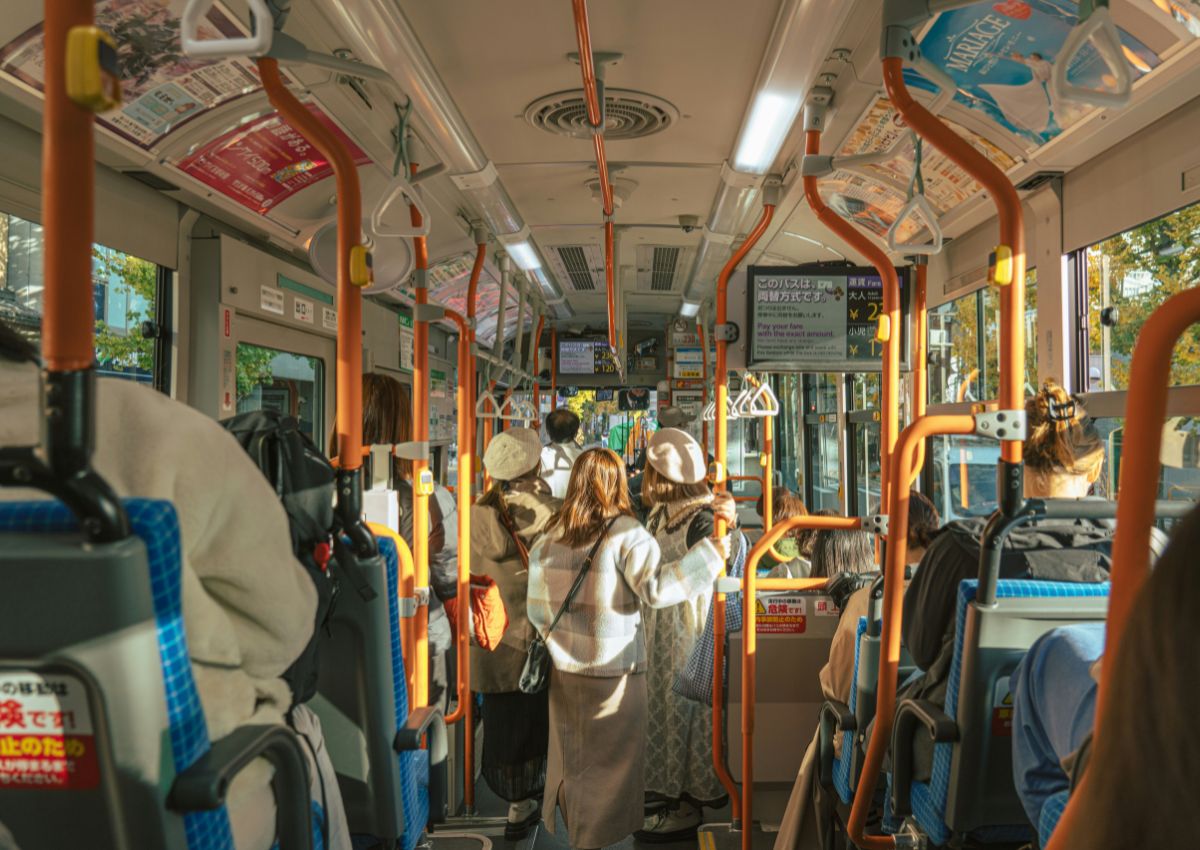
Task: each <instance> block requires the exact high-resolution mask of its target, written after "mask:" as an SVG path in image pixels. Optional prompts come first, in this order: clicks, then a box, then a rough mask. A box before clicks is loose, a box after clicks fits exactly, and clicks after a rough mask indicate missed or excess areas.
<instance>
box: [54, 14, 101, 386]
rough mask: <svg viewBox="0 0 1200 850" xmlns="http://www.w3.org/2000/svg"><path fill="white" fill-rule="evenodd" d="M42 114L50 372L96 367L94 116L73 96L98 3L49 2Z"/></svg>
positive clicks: (74, 370)
mask: <svg viewBox="0 0 1200 850" xmlns="http://www.w3.org/2000/svg"><path fill="white" fill-rule="evenodd" d="M45 10H46V11H45V18H46V20H45V28H44V33H45V35H44V40H45V57H46V59H45V68H44V73H45V84H44V88H45V92H46V101H45V109H44V112H43V115H42V128H43V129H42V185H43V187H44V191H43V193H42V223H43V225H44V228H43V231H42V239H43V243H42V250H43V263H44V280H45V290H44V291H43V296H42V362H43V363H44V364H45V367H46V369H47V371H50V372H76V371H80V370H83V369H88V368H90V367H91V365H92V362H93V361H94V360H95V354H94V352H93V349H92V337H93V332H94V327H93V321H92V311H91V309H90V308H89V307H88V306H87V305H89V304H91V303H92V234H93V210H94V209H95V169H96V142H95V135H94V124H93V118H94V113H92V112H91V111H90V110H88V109H85V108H84V107H82V106H80V105H79V104H77V103H75V102H74V101H73V100H71V99H70V98H69V97H68V96H67V83H66V73H67V36H68V33H70V31H71V30H72V29H74V28H75V27H87V26H92V24H93V23H94V17H93V16H94V12H95V4H94V3H93V2H91V0H58V1H57V2H49V0H48V2H46V4H45Z"/></svg>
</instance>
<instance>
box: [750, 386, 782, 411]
mask: <svg viewBox="0 0 1200 850" xmlns="http://www.w3.org/2000/svg"><path fill="white" fill-rule="evenodd" d="M764 402H766V406H765V407H764V406H763V403H764ZM744 415H746V416H757V417H760V418H763V417H767V416H778V415H779V398H778V397H777V396H776V395H775V391H774V390H773V389H771V382H770V381H763V382H762V384H760V385H759V387H758V390H757V391H755V393H754V395H753V396H751V397H750V401H749V402H747V403H746V406H745V414H744Z"/></svg>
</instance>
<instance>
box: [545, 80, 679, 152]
mask: <svg viewBox="0 0 1200 850" xmlns="http://www.w3.org/2000/svg"><path fill="white" fill-rule="evenodd" d="M525 120H526V121H528V122H529V123H530V124H532V125H533V126H534V127H539V128H541V129H543V130H545V131H547V132H549V133H554V134H555V135H556V136H570V137H571V138H575V139H579V138H587V137H589V136H591V135H592V129H591V127H590V126H589V125H588V120H587V100H586V99H585V98H584V95H583V89H574V90H572V91H560V92H557V93H555V94H548V95H546V96H545V97H540V98H538V99H537V100H535V101H534V102H533V103H531V104H529V106H527V107H525ZM678 120H679V110H678V109H676V108H675V107H674V106H673V105H672V104H670V103H668V102H667V101H665V100H663V99H662V98H661V97H655V96H654V95H652V94H646V93H645V92H640V91H630V90H629V89H612V88H610V89H605V92H604V138H605V139H608V140H610V141H622V140H625V139H640V138H643V137H644V136H652V135H654V134H655V133H660V132H662V131H663V130H665V129H667V128H668V127H670V126H671V125H672V124H674V123H675V122H676V121H678Z"/></svg>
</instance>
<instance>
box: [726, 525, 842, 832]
mask: <svg viewBox="0 0 1200 850" xmlns="http://www.w3.org/2000/svg"><path fill="white" fill-rule="evenodd" d="M801 528H804V529H821V528H826V529H845V530H853V529H859V528H862V520H861V519H860V518H859V517H827V516H802V517H792V518H791V519H786V520H784V521H783V522H781V523H779V524H778V525H776V526H775V527H774V528H773V529H771V530H770V531H768V532H766V533H764V534H763V536H762V537H760V538H759V540H758V542H757V543H755V544H754V548H752V549H751V550H750V556H749V557H748V558H747V559H746V571H745V573H744V575H743V576H742V805H741V813H742V814H741V817H742V850H753V846H754V702H755V699H756V698H757V697H756V690H757V682H756V681H755V675H756V673H757V669H758V634H757V628H758V611H757V599H758V597H757V593H758V588H759V587H760V586H761V587H762V588H763V589H770V590H820V589H822V588H824V587H825V586H826V584H827V583H828V579H824V578H799V579H759V578H758V563H759V561H761V560H762V557H763V555H765V554H767V551H768V550H770V549H771V548H772V547H774V545H775V544H776V543H778V542H779V540H780V539H782V537H783V536H784V535H785V534H787V533H788V532H791V531H795V530H797V529H801ZM713 676H714V677H715V678H720V676H721V671H720V670H715V671H714V673H713Z"/></svg>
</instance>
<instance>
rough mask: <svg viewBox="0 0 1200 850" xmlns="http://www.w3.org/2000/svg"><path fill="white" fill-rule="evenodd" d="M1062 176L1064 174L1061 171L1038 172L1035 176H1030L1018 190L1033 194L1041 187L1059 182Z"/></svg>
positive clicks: (1022, 182) (1021, 183)
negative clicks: (1055, 181)
mask: <svg viewBox="0 0 1200 850" xmlns="http://www.w3.org/2000/svg"><path fill="white" fill-rule="evenodd" d="M1062 176H1063V173H1062V172H1061V171H1038V172H1036V173H1034V174H1030V175H1029V176H1028V177H1026V178H1025V179H1024V180H1022V181H1021V182H1020V183H1018V184H1017V188H1018V189H1020V190H1021V191H1022V192H1032V191H1033V190H1034V189H1037V188H1038V187H1039V186H1045V185H1046V184H1047V183H1049V182H1050V181H1051V180H1057V179H1058V178H1060V177H1062Z"/></svg>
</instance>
